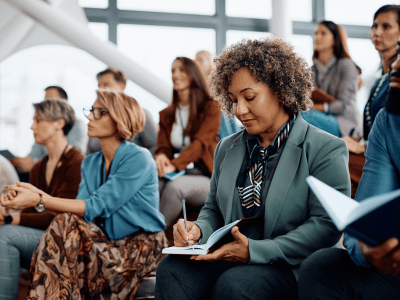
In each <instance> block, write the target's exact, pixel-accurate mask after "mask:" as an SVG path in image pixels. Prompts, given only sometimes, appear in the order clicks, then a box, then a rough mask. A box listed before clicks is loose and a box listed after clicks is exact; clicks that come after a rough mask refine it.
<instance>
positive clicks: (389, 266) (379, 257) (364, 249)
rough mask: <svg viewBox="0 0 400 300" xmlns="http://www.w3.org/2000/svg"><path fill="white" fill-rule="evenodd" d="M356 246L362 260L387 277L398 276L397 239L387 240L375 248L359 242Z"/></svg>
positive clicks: (399, 260) (398, 254)
mask: <svg viewBox="0 0 400 300" xmlns="http://www.w3.org/2000/svg"><path fill="white" fill-rule="evenodd" d="M358 245H359V247H360V250H361V253H362V254H363V256H364V258H365V259H366V260H367V261H368V262H369V263H370V264H371V265H373V266H374V267H375V268H377V269H378V270H380V271H382V272H383V273H386V274H389V275H393V276H397V275H400V247H399V240H398V239H396V238H391V239H388V240H387V241H386V242H384V243H382V244H380V245H378V246H376V247H371V246H368V245H367V244H365V243H363V242H361V241H358Z"/></svg>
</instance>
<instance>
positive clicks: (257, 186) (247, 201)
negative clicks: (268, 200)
mask: <svg viewBox="0 0 400 300" xmlns="http://www.w3.org/2000/svg"><path fill="white" fill-rule="evenodd" d="M295 118H296V116H293V118H292V119H291V120H289V121H288V122H286V124H285V126H284V127H283V128H282V129H281V130H280V131H279V132H278V133H277V135H276V137H275V141H274V144H273V145H270V146H268V147H267V148H264V147H262V146H261V145H260V144H259V143H258V142H257V143H256V144H255V145H254V146H253V148H252V150H251V153H250V161H249V164H250V167H249V168H246V171H245V174H243V175H244V176H245V178H244V179H243V180H240V181H241V183H239V186H238V190H239V197H240V202H241V205H242V206H243V207H245V208H246V209H248V211H249V212H251V211H254V210H256V209H257V208H258V207H260V205H261V187H262V182H263V173H264V168H265V163H266V161H267V160H268V157H270V156H271V155H274V154H275V153H276V152H277V151H278V149H279V148H280V147H281V146H282V145H283V144H284V142H285V141H286V140H287V138H288V136H289V133H290V129H291V127H292V125H293V121H294V119H295ZM244 176H243V177H244Z"/></svg>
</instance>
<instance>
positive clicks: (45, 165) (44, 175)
mask: <svg viewBox="0 0 400 300" xmlns="http://www.w3.org/2000/svg"><path fill="white" fill-rule="evenodd" d="M68 146H69V145H68V143H67V146H65V148H64V151H63V152H62V153H61V156H60V158H59V159H58V161H57V163H56V166H55V167H54V171H53V174H52V175H51V180H50V183H49V186H47V183H46V169H47V162H48V161H49V156H48V155H47V158H46V162H45V163H44V170H43V184H44V191H45V192H47V188H48V187H50V185H51V182H52V181H53V176H54V173H55V172H56V170H57V167H58V164H59V163H60V161H61V158H62V157H63V155H64V153H65V151H66V150H67V148H68Z"/></svg>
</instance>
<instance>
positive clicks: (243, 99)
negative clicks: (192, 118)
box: [156, 38, 350, 299]
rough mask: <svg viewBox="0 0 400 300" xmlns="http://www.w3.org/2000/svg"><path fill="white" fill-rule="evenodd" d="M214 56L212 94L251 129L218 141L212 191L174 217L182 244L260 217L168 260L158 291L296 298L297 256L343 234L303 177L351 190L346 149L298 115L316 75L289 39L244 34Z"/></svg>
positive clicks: (163, 295)
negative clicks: (197, 251)
mask: <svg viewBox="0 0 400 300" xmlns="http://www.w3.org/2000/svg"><path fill="white" fill-rule="evenodd" d="M214 62H215V68H214V70H213V72H212V81H211V89H212V91H213V94H214V96H215V98H216V99H217V100H218V101H219V102H220V103H221V105H222V107H223V108H224V109H225V110H227V111H228V112H229V113H231V114H234V115H235V116H236V117H237V118H238V119H239V120H240V122H241V123H242V124H243V126H244V128H245V129H244V130H242V131H240V132H238V133H236V134H233V135H231V136H229V137H227V138H225V139H223V140H221V141H220V143H219V144H218V146H217V149H216V150H215V159H214V171H213V174H212V177H211V183H210V192H209V194H208V198H207V200H206V202H205V204H204V206H203V208H202V210H201V212H200V215H199V217H198V219H197V221H195V222H188V226H187V230H186V229H185V225H184V221H183V220H179V221H178V223H177V224H175V225H174V238H175V246H178V247H184V246H186V242H188V243H189V244H190V245H193V244H194V243H198V242H199V243H201V244H205V243H206V242H207V240H208V238H209V237H210V235H211V234H212V233H213V232H214V231H216V230H217V229H219V228H221V227H222V226H224V225H226V224H229V223H231V222H233V221H235V220H238V219H242V218H246V217H258V218H257V221H256V222H255V223H253V224H252V226H251V227H250V228H248V229H247V230H246V232H243V233H242V232H240V231H239V230H238V227H234V228H233V229H232V230H231V234H232V235H233V237H234V241H233V242H231V243H227V244H225V245H223V246H222V247H220V248H219V249H217V250H215V251H214V252H212V253H209V254H206V255H199V256H193V257H189V256H178V255H176V256H174V255H168V256H167V257H166V258H164V259H163V261H161V263H160V265H159V266H158V268H157V286H156V298H157V299H297V279H296V278H297V274H298V268H299V266H300V263H301V262H302V261H303V260H304V259H305V258H306V257H307V256H309V255H310V254H311V253H313V252H314V251H316V250H318V249H321V248H324V247H329V246H332V245H334V244H335V243H336V242H337V241H338V240H339V237H340V233H339V232H338V231H337V230H336V228H335V226H334V224H333V223H332V221H331V220H330V219H329V217H328V215H327V214H326V212H325V211H324V209H323V207H322V206H321V204H320V203H319V201H318V200H317V198H316V197H315V196H314V194H312V193H311V192H310V190H309V188H308V185H307V183H306V180H305V179H306V177H307V176H308V175H313V176H314V177H316V178H319V179H320V180H322V181H324V182H325V183H327V184H329V185H330V186H332V187H334V188H336V189H338V190H340V191H341V192H343V193H345V194H347V195H348V194H349V190H350V189H349V183H348V172H347V166H346V160H347V155H348V154H347V148H346V146H345V143H344V142H343V140H341V139H339V138H336V137H333V136H332V135H330V134H327V133H325V132H323V131H321V130H317V129H316V128H315V127H314V126H312V125H309V124H308V123H307V122H305V121H304V120H303V118H302V117H301V115H300V114H299V112H300V111H305V110H307V108H309V107H310V106H311V104H312V102H311V100H310V95H311V91H312V89H313V83H312V75H311V72H310V71H309V69H308V66H307V64H306V62H305V61H304V60H303V59H302V58H300V57H298V56H297V55H296V53H295V52H294V51H293V49H292V48H291V47H290V45H289V44H287V43H285V42H283V41H282V40H279V39H276V38H268V39H265V40H261V41H258V40H253V41H251V40H248V41H242V42H240V43H238V44H236V45H233V46H231V47H230V48H227V49H225V50H224V52H223V53H222V54H221V55H220V56H219V57H217V58H216V59H215V60H214Z"/></svg>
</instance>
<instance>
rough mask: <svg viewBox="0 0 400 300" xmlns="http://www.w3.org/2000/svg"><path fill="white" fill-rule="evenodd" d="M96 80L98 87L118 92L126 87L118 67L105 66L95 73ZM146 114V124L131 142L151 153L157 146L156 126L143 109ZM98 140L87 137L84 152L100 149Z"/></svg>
mask: <svg viewBox="0 0 400 300" xmlns="http://www.w3.org/2000/svg"><path fill="white" fill-rule="evenodd" d="M97 82H98V87H99V89H105V90H113V91H118V92H123V91H124V90H125V87H126V77H125V74H124V73H122V72H121V71H120V70H118V69H114V68H107V69H106V70H104V71H101V72H100V73H98V74H97ZM144 112H145V115H146V124H145V126H144V129H143V131H142V132H139V133H138V134H137V135H136V136H135V137H134V139H133V140H131V142H133V143H135V144H136V145H139V146H141V147H144V148H147V149H148V150H149V151H150V152H151V154H152V155H154V152H155V150H156V148H157V126H156V124H155V123H154V120H153V118H152V116H151V114H150V113H149V112H148V111H147V110H145V109H144ZM100 150H101V147H100V142H99V139H98V138H89V142H88V144H87V150H86V154H87V155H89V154H91V153H94V152H97V151H100Z"/></svg>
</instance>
